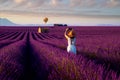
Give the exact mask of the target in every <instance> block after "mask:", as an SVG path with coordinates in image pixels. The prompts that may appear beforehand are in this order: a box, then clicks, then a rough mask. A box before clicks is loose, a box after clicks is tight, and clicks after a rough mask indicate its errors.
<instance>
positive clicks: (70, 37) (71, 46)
mask: <svg viewBox="0 0 120 80" xmlns="http://www.w3.org/2000/svg"><path fill="white" fill-rule="evenodd" d="M64 35H65V37H66V39H67V41H68V46H67V52H69V53H70V52H71V53H74V54H76V47H75V41H76V38H75V32H74V30H73V29H72V28H67V29H66V31H65V33H64Z"/></svg>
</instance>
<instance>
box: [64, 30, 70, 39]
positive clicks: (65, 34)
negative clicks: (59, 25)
mask: <svg viewBox="0 0 120 80" xmlns="http://www.w3.org/2000/svg"><path fill="white" fill-rule="evenodd" d="M67 33H68V29H66V31H65V33H64V36H65V38H66V39H68V38H69V37H68V35H67Z"/></svg>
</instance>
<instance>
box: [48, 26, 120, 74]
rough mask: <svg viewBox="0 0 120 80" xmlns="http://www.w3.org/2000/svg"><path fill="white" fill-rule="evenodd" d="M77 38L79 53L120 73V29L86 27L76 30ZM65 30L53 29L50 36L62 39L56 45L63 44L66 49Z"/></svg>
mask: <svg viewBox="0 0 120 80" xmlns="http://www.w3.org/2000/svg"><path fill="white" fill-rule="evenodd" d="M74 29H75V31H76V34H77V35H76V37H77V42H76V46H77V51H78V52H77V53H78V54H80V55H83V56H85V57H87V58H89V59H91V60H94V61H95V62H96V63H100V64H106V65H107V66H109V67H110V68H111V69H113V70H115V71H116V72H118V73H120V69H119V67H120V37H119V36H120V27H102V28H98V27H85V28H83V27H82V28H76V27H75V28H74ZM64 31H65V28H55V29H54V30H53V29H51V33H50V34H49V35H57V37H56V38H60V39H61V40H59V41H58V42H57V44H56V45H59V43H61V42H62V43H61V46H60V45H59V47H62V48H63V49H65V45H64V44H66V43H65V38H64V34H63V33H64Z"/></svg>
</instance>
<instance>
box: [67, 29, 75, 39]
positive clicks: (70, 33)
mask: <svg viewBox="0 0 120 80" xmlns="http://www.w3.org/2000/svg"><path fill="white" fill-rule="evenodd" d="M68 37H70V38H74V37H75V31H74V30H73V29H72V30H70V31H69V32H68Z"/></svg>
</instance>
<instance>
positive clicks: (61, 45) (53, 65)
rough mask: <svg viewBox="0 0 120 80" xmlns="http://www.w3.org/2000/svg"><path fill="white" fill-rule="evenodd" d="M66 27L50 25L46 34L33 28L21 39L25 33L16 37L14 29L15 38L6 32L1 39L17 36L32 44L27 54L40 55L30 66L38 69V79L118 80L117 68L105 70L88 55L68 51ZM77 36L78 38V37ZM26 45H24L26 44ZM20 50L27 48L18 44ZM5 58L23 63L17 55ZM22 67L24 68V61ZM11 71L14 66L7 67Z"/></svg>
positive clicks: (23, 41)
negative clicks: (65, 35) (88, 57)
mask: <svg viewBox="0 0 120 80" xmlns="http://www.w3.org/2000/svg"><path fill="white" fill-rule="evenodd" d="M35 29H36V28H35ZM29 30H30V28H29ZM64 30H65V28H51V29H50V33H49V34H46V33H45V34H38V33H36V32H33V31H32V30H31V31H32V32H31V33H29V35H27V36H26V37H25V38H26V39H24V38H23V39H22V38H21V37H20V35H22V34H23V33H22V31H21V33H20V34H19V33H18V34H19V35H18V36H16V38H15V36H14V35H17V34H16V33H14V32H12V33H13V34H12V33H11V35H13V36H14V38H11V37H12V36H11V35H10V34H9V35H6V36H7V37H8V38H6V37H5V36H2V35H1V36H2V37H1V39H2V40H1V41H3V40H7V39H8V40H9V41H15V39H16V40H19V39H20V38H21V39H20V41H22V42H21V44H25V45H27V46H28V45H29V46H31V47H29V48H28V49H27V53H28V55H30V54H31V55H34V57H35V58H36V57H37V56H38V58H37V60H34V63H32V65H30V66H33V67H32V68H34V70H35V71H32V72H33V73H35V74H36V75H37V76H34V78H33V80H37V79H43V80H46V79H49V80H50V79H51V80H53V79H56V80H59V79H62V80H66V79H70V80H87V79H89V80H94V79H95V80H96V79H98V80H100V79H101V80H119V78H117V75H116V73H115V72H114V71H112V70H109V71H108V70H105V67H103V65H96V64H95V63H94V62H92V61H91V60H88V59H87V58H84V57H83V56H81V55H77V56H75V55H73V54H67V53H66V46H67V42H66V41H65V38H64V35H63V33H64ZM25 31H26V30H25ZM8 32H9V31H8ZM29 32H30V31H29ZM2 33H4V32H2ZM77 33H78V32H77ZM6 34H7V33H6ZM3 35H4V34H3ZM29 37H30V38H29ZM84 37H85V38H86V35H84ZM87 37H88V36H87ZM17 38H18V39H17ZM77 39H79V37H77ZM21 44H17V45H21ZM11 45H12V44H10V45H8V46H11ZM13 45H14V43H13ZM25 45H24V46H22V47H25ZM79 46H80V44H79V43H77V47H79ZM3 48H5V47H3ZM25 48H26V47H25ZM80 48H81V46H80ZM1 49H2V48H1ZM5 49H7V48H5ZM15 49H16V47H15ZM17 49H20V51H26V49H23V50H21V47H18V48H17ZM10 50H11V49H10ZM30 50H31V51H30ZM20 51H19V52H20ZM78 51H81V49H80V50H79V48H78ZM82 51H84V50H83V49H82ZM16 52H18V51H16ZM3 53H4V52H3ZM8 53H9V52H8ZM11 53H12V56H18V55H19V54H14V52H13V51H11ZM20 53H22V54H23V56H25V52H20ZM78 53H79V52H78ZM89 53H90V52H89ZM84 54H85V53H84ZM86 54H87V53H86ZM6 56H8V57H9V55H6ZM26 56H27V55H26ZM90 56H91V55H90ZM21 58H23V57H19V59H20V60H21ZM1 59H2V60H3V59H4V58H1ZM29 60H30V59H29ZM5 61H6V62H7V61H8V62H9V61H12V62H14V61H17V62H16V64H21V63H20V62H19V61H18V58H16V59H15V60H14V58H12V57H10V58H8V59H7V60H5ZM23 61H26V60H23ZM28 62H29V61H28ZM3 63H4V62H3ZM9 63H10V62H9ZM12 66H13V65H12ZM21 66H22V67H24V64H21ZM22 67H21V69H23V72H21V75H22V74H23V73H24V68H22ZM28 67H29V66H28ZM13 69H16V68H14V67H13ZM25 69H26V68H25ZM1 70H2V69H1ZM30 70H31V69H30ZM8 71H12V69H11V70H8ZM21 71H22V70H21ZM36 71H37V72H36ZM1 72H5V71H1ZM32 72H31V73H32ZM6 73H9V72H6ZM6 73H5V74H6ZM18 73H19V70H18ZM41 73H42V74H41ZM26 74H27V73H26ZM9 75H11V74H9ZM19 75H20V74H19ZM13 76H14V75H13ZM13 76H12V77H13ZM22 77H23V76H22ZM35 77H36V78H35ZM4 78H6V79H7V76H5V75H4V77H3V76H2V78H1V79H4ZM9 78H10V77H9ZM20 78H21V77H19V78H16V79H17V80H18V79H20ZM11 79H13V80H16V79H14V78H11Z"/></svg>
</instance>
